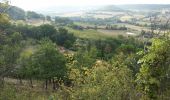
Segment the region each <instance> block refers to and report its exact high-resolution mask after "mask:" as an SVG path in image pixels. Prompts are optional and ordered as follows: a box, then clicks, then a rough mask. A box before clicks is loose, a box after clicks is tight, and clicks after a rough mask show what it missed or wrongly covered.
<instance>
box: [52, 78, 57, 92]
mask: <svg viewBox="0 0 170 100" xmlns="http://www.w3.org/2000/svg"><path fill="white" fill-rule="evenodd" d="M52 81H53V90H55V89H56V85H55V80H54V78H53V79H52Z"/></svg>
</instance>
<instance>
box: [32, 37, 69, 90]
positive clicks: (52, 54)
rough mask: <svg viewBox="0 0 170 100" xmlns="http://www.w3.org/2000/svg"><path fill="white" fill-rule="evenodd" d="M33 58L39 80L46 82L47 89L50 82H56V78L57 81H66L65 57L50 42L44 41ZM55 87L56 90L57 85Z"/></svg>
mask: <svg viewBox="0 0 170 100" xmlns="http://www.w3.org/2000/svg"><path fill="white" fill-rule="evenodd" d="M32 57H33V58H32V59H33V66H34V68H35V70H37V72H38V78H40V79H44V80H45V81H46V85H45V88H46V89H47V81H48V80H50V79H53V80H54V78H57V80H65V79H66V78H67V68H66V65H65V64H66V61H65V57H64V56H63V55H62V54H61V53H60V52H59V51H58V50H57V48H56V46H55V44H54V43H52V42H51V41H50V40H48V39H44V40H42V41H41V42H40V46H39V48H38V50H37V51H36V52H35V53H34V54H33V56H32ZM53 85H54V86H53V88H54V89H55V83H53Z"/></svg>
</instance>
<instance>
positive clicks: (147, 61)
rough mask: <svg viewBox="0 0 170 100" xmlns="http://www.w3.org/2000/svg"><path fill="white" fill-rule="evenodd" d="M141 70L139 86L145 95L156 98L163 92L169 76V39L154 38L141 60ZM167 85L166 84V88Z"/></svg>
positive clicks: (137, 80)
mask: <svg viewBox="0 0 170 100" xmlns="http://www.w3.org/2000/svg"><path fill="white" fill-rule="evenodd" d="M139 63H141V68H140V72H139V73H138V74H137V79H136V82H137V88H138V89H139V90H140V91H141V92H142V93H143V94H144V97H148V98H150V99H156V98H157V97H158V95H159V94H160V90H161V91H162V92H163V91H164V90H162V89H163V87H162V86H163V85H165V84H164V83H166V81H165V80H166V79H167V78H168V76H169V74H168V70H169V68H170V41H169V40H167V39H153V40H152V45H151V46H150V47H148V51H147V53H146V54H143V57H142V58H141V59H140V60H139ZM166 87H167V86H164V88H166Z"/></svg>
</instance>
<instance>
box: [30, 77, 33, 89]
mask: <svg viewBox="0 0 170 100" xmlns="http://www.w3.org/2000/svg"><path fill="white" fill-rule="evenodd" d="M30 87H31V88H33V83H32V79H31V78H30Z"/></svg>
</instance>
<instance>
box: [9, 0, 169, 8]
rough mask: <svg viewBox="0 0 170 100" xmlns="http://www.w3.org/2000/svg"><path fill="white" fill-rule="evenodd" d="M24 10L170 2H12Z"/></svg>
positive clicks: (79, 0) (31, 0)
mask: <svg viewBox="0 0 170 100" xmlns="http://www.w3.org/2000/svg"><path fill="white" fill-rule="evenodd" d="M10 1H11V4H12V5H14V6H18V7H21V8H23V9H24V10H36V9H41V8H48V7H50V6H56V7H58V6H95V5H112V4H113V5H118V4H170V0H10Z"/></svg>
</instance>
